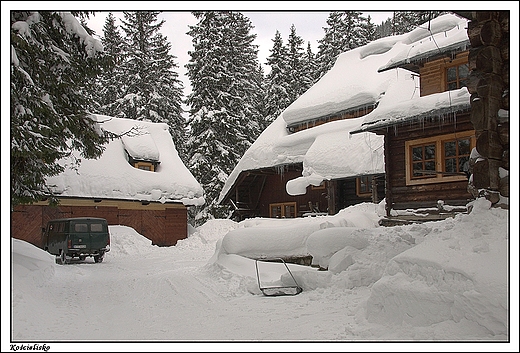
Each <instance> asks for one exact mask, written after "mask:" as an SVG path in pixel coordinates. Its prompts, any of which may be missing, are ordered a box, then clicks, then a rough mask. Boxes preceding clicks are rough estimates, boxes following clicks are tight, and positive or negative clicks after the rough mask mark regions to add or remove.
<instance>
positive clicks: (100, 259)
mask: <svg viewBox="0 0 520 353" xmlns="http://www.w3.org/2000/svg"><path fill="white" fill-rule="evenodd" d="M104 255H105V254H101V255H94V262H95V263H99V262H102V261H103V257H104Z"/></svg>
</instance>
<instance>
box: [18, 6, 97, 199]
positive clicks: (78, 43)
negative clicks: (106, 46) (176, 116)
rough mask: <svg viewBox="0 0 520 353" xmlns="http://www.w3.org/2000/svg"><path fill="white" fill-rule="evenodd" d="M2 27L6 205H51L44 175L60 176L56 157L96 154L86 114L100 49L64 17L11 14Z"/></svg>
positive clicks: (91, 125) (58, 14) (71, 18)
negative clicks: (6, 44) (6, 53)
mask: <svg viewBox="0 0 520 353" xmlns="http://www.w3.org/2000/svg"><path fill="white" fill-rule="evenodd" d="M75 14H76V15H77V14H78V13H75ZM80 15H81V14H80ZM83 15H84V14H83ZM10 22H11V65H10V71H11V86H10V91H11V92H10V93H11V105H10V113H11V205H17V204H20V203H31V202H34V201H39V200H42V199H45V198H47V197H50V198H51V201H52V200H53V199H52V195H51V194H50V192H49V190H48V189H47V184H46V178H47V177H49V176H53V175H57V174H59V173H60V172H62V171H63V167H62V166H61V165H60V164H58V160H59V159H61V158H63V157H65V156H68V155H69V154H70V152H71V150H72V149H75V150H78V151H80V153H81V156H82V157H83V158H97V157H99V156H100V155H101V153H102V152H103V144H104V142H106V137H105V136H103V135H102V134H100V133H99V132H98V130H97V129H96V126H95V124H94V121H93V120H92V119H91V118H90V117H89V114H88V113H87V109H88V107H89V106H90V104H91V102H90V94H89V92H88V89H87V88H88V87H89V85H90V82H92V81H94V80H95V78H96V76H97V75H98V74H99V73H100V71H101V68H102V66H103V65H105V64H106V61H105V59H104V56H103V47H102V44H101V42H99V41H98V40H96V39H94V38H93V37H92V36H91V33H92V31H90V30H88V29H87V28H85V27H83V26H82V25H81V24H80V22H79V21H78V19H77V18H76V17H75V16H73V14H71V13H70V12H55V11H40V12H30V11H12V12H11V21H10Z"/></svg>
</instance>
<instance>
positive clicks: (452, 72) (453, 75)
mask: <svg viewBox="0 0 520 353" xmlns="http://www.w3.org/2000/svg"><path fill="white" fill-rule="evenodd" d="M447 74H448V82H451V81H456V80H457V67H456V66H454V67H449V68H448V69H447Z"/></svg>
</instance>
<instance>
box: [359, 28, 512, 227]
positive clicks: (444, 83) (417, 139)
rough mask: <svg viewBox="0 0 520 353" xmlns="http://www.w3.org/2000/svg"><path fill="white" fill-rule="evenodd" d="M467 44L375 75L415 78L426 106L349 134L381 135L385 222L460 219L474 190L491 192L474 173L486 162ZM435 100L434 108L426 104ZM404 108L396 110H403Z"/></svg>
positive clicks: (438, 50) (409, 60) (408, 60)
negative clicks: (404, 73)
mask: <svg viewBox="0 0 520 353" xmlns="http://www.w3.org/2000/svg"><path fill="white" fill-rule="evenodd" d="M470 27H471V26H470ZM466 28H468V26H467V25H463V26H460V28H459V31H464V33H465V32H466ZM454 37H456V36H454ZM458 37H460V36H458ZM471 44H472V43H471ZM471 44H470V41H469V39H468V38H467V36H466V38H465V39H464V40H462V41H461V40H459V41H454V42H452V43H449V45H446V46H444V47H441V48H435V50H432V51H426V52H422V53H421V54H420V55H417V56H412V57H407V58H406V59H403V60H401V61H395V62H392V63H391V64H389V65H387V66H384V67H382V68H381V69H380V70H379V71H381V72H383V71H386V70H390V69H395V68H404V69H407V70H410V71H412V72H413V73H414V74H417V75H418V77H419V78H420V92H421V97H420V98H418V99H417V100H416V102H415V105H416V106H420V105H421V104H422V103H421V102H425V103H424V107H425V108H424V109H423V110H422V111H415V112H414V113H413V114H410V115H408V116H406V117H402V116H401V117H400V118H398V119H397V118H396V119H392V117H390V118H389V116H386V117H384V118H383V117H381V119H379V120H378V119H372V120H371V121H370V122H367V123H364V124H363V125H362V127H361V128H360V129H358V130H356V131H353V132H352V133H353V134H355V133H359V132H366V131H370V132H374V133H376V134H378V135H382V136H384V146H385V148H384V150H385V174H386V194H385V197H386V213H387V217H386V219H385V220H383V223H386V224H395V223H396V222H397V221H398V220H408V221H421V220H432V219H441V218H444V217H447V216H452V215H453V214H454V213H456V212H466V211H467V209H466V205H467V204H468V202H470V201H471V200H473V199H474V198H476V197H478V196H479V195H478V193H475V192H474V190H475V184H477V185H478V186H477V187H476V188H477V189H480V188H487V187H489V177H488V178H487V181H483V180H482V179H486V177H485V176H484V177H479V176H478V175H477V174H474V172H475V170H476V169H478V168H484V169H489V167H488V163H487V161H486V162H485V163H482V162H483V161H485V160H486V158H485V156H483V153H481V152H482V151H485V150H486V148H482V146H484V147H486V146H487V144H486V145H484V144H483V143H481V144H480V146H479V137H480V136H481V132H480V131H477V129H476V128H475V117H476V115H478V112H477V111H475V109H474V106H476V104H475V103H478V97H476V96H475V95H472V96H471V99H470V94H471V93H472V92H471V91H474V90H475V88H473V86H474V85H475V84H476V81H475V77H474V76H471V75H470V73H471V71H472V70H473V69H474V67H475V63H474V62H472V58H471V52H470V46H471ZM468 91H469V92H468ZM434 100H435V101H436V104H435V105H428V101H432V102H433V101H434ZM473 101H475V102H473ZM404 108H407V107H406V106H405V105H403V106H401V109H400V110H401V111H406V110H407V109H404ZM398 109H399V107H398V108H397V109H396V112H397V110H398ZM396 115H397V114H396ZM507 137H508V136H507ZM499 139H500V138H499ZM480 140H482V138H480ZM508 142H509V141H508V139H507V142H505V141H504V142H500V143H499V145H501V146H502V145H504V143H506V144H508ZM501 151H502V150H501ZM500 153H502V152H500ZM502 166H504V164H502ZM486 174H487V172H486ZM503 195H504V194H503Z"/></svg>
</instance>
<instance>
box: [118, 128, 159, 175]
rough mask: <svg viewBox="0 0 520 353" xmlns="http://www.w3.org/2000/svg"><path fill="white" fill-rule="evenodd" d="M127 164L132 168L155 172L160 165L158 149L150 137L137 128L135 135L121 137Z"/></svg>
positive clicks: (145, 131)
mask: <svg viewBox="0 0 520 353" xmlns="http://www.w3.org/2000/svg"><path fill="white" fill-rule="evenodd" d="M122 142H123V147H124V150H125V152H126V159H127V161H128V163H129V164H130V165H131V166H133V167H134V168H137V169H141V170H146V171H151V172H155V171H157V167H158V166H159V164H160V160H159V149H158V148H157V146H156V145H155V141H154V140H153V138H152V135H151V134H150V133H149V132H148V131H147V130H146V129H142V128H139V129H137V132H136V133H132V134H127V135H124V136H122Z"/></svg>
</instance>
